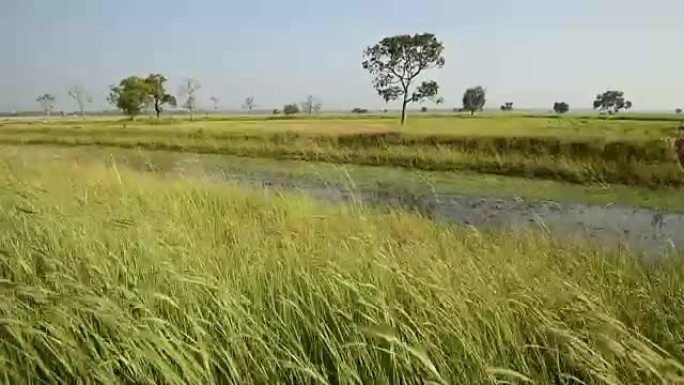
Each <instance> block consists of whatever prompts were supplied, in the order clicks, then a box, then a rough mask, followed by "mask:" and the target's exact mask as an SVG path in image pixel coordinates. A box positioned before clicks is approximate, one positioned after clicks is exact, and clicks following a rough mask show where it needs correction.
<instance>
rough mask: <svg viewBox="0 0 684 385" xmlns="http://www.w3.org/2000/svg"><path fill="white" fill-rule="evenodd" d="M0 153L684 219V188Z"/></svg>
mask: <svg viewBox="0 0 684 385" xmlns="http://www.w3.org/2000/svg"><path fill="white" fill-rule="evenodd" d="M0 153H4V154H5V156H7V157H11V158H16V159H21V160H22V161H24V162H32V161H46V160H53V159H61V160H63V161H68V162H70V163H73V164H80V165H103V164H107V163H111V162H115V163H116V164H117V166H118V167H125V168H129V169H133V170H138V171H145V172H153V173H156V174H159V175H168V174H171V175H185V176H190V177H209V178H217V177H218V178H221V179H224V180H243V181H245V180H246V181H249V180H253V181H257V182H258V181H264V182H267V183H275V184H278V183H282V184H283V185H286V186H287V185H292V184H294V185H297V184H304V185H318V186H327V185H334V186H339V187H340V188H341V189H343V190H351V191H355V190H356V191H371V192H377V193H381V194H382V193H384V192H392V191H393V192H403V193H406V194H407V195H410V196H417V197H418V196H419V197H426V198H427V197H428V196H430V195H432V194H434V193H440V194H455V195H463V196H475V197H499V198H504V199H510V198H512V197H520V198H522V199H525V200H529V201H555V202H560V203H570V204H572V203H583V204H592V205H618V206H627V207H634V208H646V209H652V210H656V211H660V212H680V213H682V212H684V200H683V199H682V196H684V188H681V187H680V188H658V189H649V188H643V187H638V186H623V185H605V184H589V185H579V184H571V183H563V182H558V181H550V180H538V179H528V178H516V177H507V176H498V175H483V174H477V173H465V172H441V171H432V172H431V171H420V170H409V169H405V168H400V167H379V166H362V165H353V164H343V165H339V164H335V163H325V162H310V161H292V160H275V159H269V158H241V157H235V156H229V155H216V154H193V153H187V152H185V153H184V152H175V151H143V150H140V149H122V148H111V147H108V148H102V147H99V146H82V147H54V146H30V147H27V146H0Z"/></svg>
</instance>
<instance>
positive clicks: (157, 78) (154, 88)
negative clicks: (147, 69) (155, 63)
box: [145, 74, 176, 119]
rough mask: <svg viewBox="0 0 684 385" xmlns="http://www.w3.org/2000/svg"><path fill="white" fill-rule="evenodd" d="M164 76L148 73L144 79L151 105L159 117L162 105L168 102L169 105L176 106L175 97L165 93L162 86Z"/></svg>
mask: <svg viewBox="0 0 684 385" xmlns="http://www.w3.org/2000/svg"><path fill="white" fill-rule="evenodd" d="M166 80H167V79H166V77H165V76H164V75H160V74H150V75H149V76H148V77H147V78H146V79H145V84H146V85H147V92H148V95H149V96H150V97H151V98H152V106H153V107H154V112H155V114H156V115H157V119H159V115H161V113H162V111H163V110H164V105H165V104H168V105H170V106H173V107H175V106H176V98H175V97H173V95H170V94H167V93H166V89H165V88H164V83H166Z"/></svg>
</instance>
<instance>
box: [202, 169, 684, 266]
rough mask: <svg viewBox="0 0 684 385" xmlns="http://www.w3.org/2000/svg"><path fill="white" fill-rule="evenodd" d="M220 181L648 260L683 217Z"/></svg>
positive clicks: (247, 179) (669, 244)
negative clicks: (584, 244) (539, 234)
mask: <svg viewBox="0 0 684 385" xmlns="http://www.w3.org/2000/svg"><path fill="white" fill-rule="evenodd" d="M215 177H217V178H219V179H223V180H231V181H238V182H241V183H248V184H251V185H261V186H264V187H267V188H286V189H293V190H297V191H299V192H303V193H306V194H309V195H312V196H314V197H316V198H318V199H324V200H327V201H355V202H361V203H366V204H371V205H387V206H390V207H395V208H396V207H398V208H404V209H408V210H415V211H417V212H419V213H421V214H423V215H426V216H428V217H431V218H434V219H438V220H444V221H447V222H450V223H456V224H459V225H467V226H474V227H475V228H480V229H504V230H510V231H513V232H520V233H522V232H529V231H530V230H534V231H543V232H545V233H547V234H548V235H551V236H553V237H556V238H562V239H565V240H571V241H585V240H590V241H592V242H595V243H596V244H598V245H600V246H604V247H609V248H628V249H631V250H633V251H635V252H640V253H644V254H646V255H649V256H658V255H663V254H666V253H673V252H674V253H677V252H678V250H684V215H683V214H677V213H661V212H655V211H652V210H646V209H634V208H628V207H619V206H615V205H613V206H595V205H583V204H577V203H573V204H563V203H556V202H532V201H526V200H523V199H520V198H515V197H512V198H505V199H502V198H492V197H475V196H466V195H458V194H443V193H440V192H439V191H435V192H432V193H429V194H416V193H414V192H410V191H405V190H402V189H401V188H396V187H395V188H392V187H390V186H376V188H373V189H368V188H365V189H363V190H359V189H356V190H352V189H350V188H349V187H348V186H340V185H334V184H327V185H326V184H323V183H312V182H311V181H297V180H292V179H289V180H283V179H281V178H279V177H275V178H273V177H270V176H269V175H267V174H259V175H255V174H251V175H237V174H219V175H215Z"/></svg>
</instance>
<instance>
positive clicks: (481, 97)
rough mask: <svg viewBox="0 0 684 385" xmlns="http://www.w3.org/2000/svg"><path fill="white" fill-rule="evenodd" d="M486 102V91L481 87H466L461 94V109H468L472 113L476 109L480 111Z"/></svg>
mask: <svg viewBox="0 0 684 385" xmlns="http://www.w3.org/2000/svg"><path fill="white" fill-rule="evenodd" d="M485 103H487V91H486V90H485V89H484V88H483V87H481V86H477V87H473V88H468V89H467V90H466V91H465V93H464V94H463V110H464V111H470V115H474V114H475V112H476V111H482V109H483V108H484V105H485Z"/></svg>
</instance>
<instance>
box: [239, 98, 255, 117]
mask: <svg viewBox="0 0 684 385" xmlns="http://www.w3.org/2000/svg"><path fill="white" fill-rule="evenodd" d="M254 107H256V104H254V98H253V97H251V96H248V97H246V98H245V103H244V104H243V105H242V108H244V109H246V110H247V111H249V113H250V114H251V113H252V110H253V109H254Z"/></svg>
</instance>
